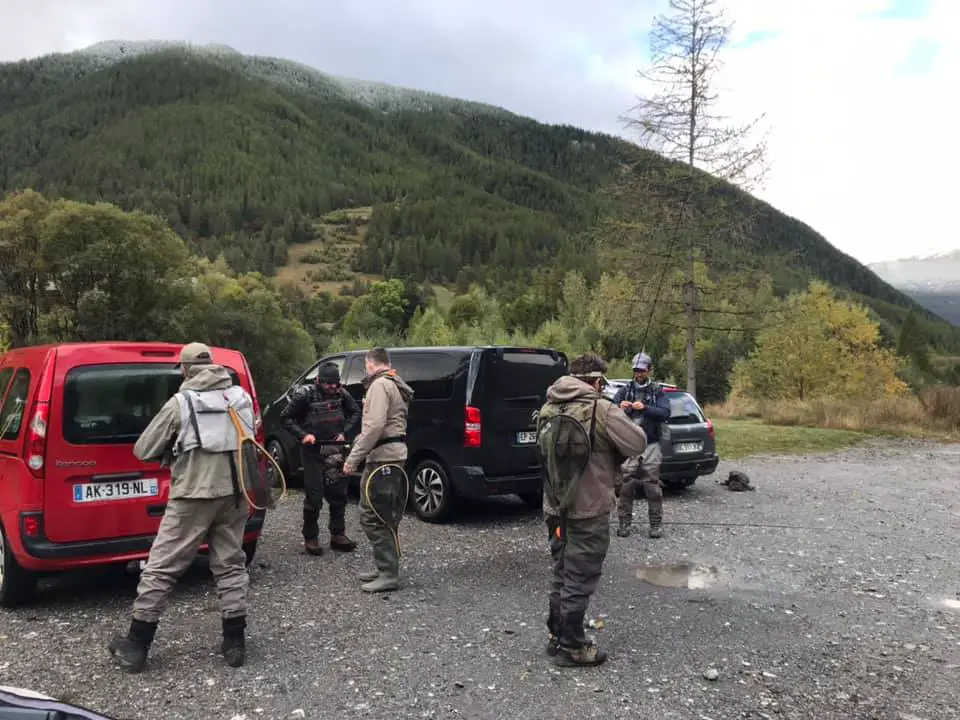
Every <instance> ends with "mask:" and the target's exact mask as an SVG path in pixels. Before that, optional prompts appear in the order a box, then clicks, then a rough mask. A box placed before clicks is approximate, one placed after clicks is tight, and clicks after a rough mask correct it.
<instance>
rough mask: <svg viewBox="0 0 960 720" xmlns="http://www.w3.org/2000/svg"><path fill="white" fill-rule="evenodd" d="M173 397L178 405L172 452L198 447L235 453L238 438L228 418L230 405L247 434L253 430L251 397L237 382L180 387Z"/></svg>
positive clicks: (237, 447)
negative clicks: (224, 385) (217, 387)
mask: <svg viewBox="0 0 960 720" xmlns="http://www.w3.org/2000/svg"><path fill="white" fill-rule="evenodd" d="M174 397H176V398H177V402H178V403H179V404H180V432H179V433H178V434H177V440H176V443H175V444H174V454H175V455H183V454H185V453H188V452H190V451H191V450H198V449H199V450H204V451H205V452H210V453H226V452H236V451H237V450H238V449H239V447H240V438H239V437H237V429H236V427H234V424H233V420H232V419H231V418H230V413H229V410H230V409H231V408H232V409H233V410H235V411H236V412H237V415H239V417H240V420H241V421H242V423H243V424H244V426H245V427H246V428H247V429H248V430H249V433H250V435H253V433H254V419H253V399H252V398H251V397H250V395H249V394H248V393H247V392H246V390H244V389H243V388H242V387H240V386H239V385H234V386H232V387H229V388H225V389H223V390H203V391H197V390H181V391H180V392H178V393H177V394H176V395H175V396H174Z"/></svg>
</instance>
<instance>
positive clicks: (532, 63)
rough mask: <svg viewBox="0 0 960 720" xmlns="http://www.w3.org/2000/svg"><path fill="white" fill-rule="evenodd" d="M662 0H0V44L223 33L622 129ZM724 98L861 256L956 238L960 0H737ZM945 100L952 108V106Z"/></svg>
mask: <svg viewBox="0 0 960 720" xmlns="http://www.w3.org/2000/svg"><path fill="white" fill-rule="evenodd" d="M665 5H666V0H597V2H596V3H595V4H594V5H593V7H592V8H590V9H588V8H589V7H590V3H585V2H583V1H582V0H578V1H577V2H574V0H484V1H483V2H476V1H475V0H322V1H321V0H270V1H269V2H267V1H266V0H161V1H160V2H157V1H156V0H0V60H16V59H20V58H23V57H34V56H37V55H42V54H45V53H49V52H57V51H61V52H62V51H69V50H74V49H78V48H82V47H86V46H87V45H90V44H93V43H95V42H98V41H102V40H112V39H124V40H146V39H167V40H185V41H189V42H194V43H201V44H202V43H223V44H226V45H230V46H232V47H233V48H235V49H236V50H239V51H240V52H244V53H249V54H262V55H274V56H279V57H285V58H289V59H293V60H298V61H300V62H303V63H306V64H308V65H311V66H313V67H315V68H317V69H319V70H322V71H325V72H329V73H334V74H337V75H347V76H352V77H358V78H363V79H367V80H379V81H384V82H388V83H393V84H397V85H404V86H407V87H415V88H421V89H425V90H431V91H435V92H440V93H444V94H448V95H454V96H458V97H463V98H467V99H473V100H481V101H485V102H489V103H493V104H496V105H501V106H503V107H505V108H507V109H509V110H512V111H514V112H517V113H521V114H525V115H530V116H532V117H535V118H537V119H539V120H543V121H546V122H563V123H570V124H573V125H578V126H581V127H585V128H589V129H594V130H600V131H605V132H611V133H615V134H624V133H625V132H626V131H625V130H624V129H623V126H622V123H621V121H620V120H619V118H620V117H621V116H622V114H623V113H625V112H627V111H628V110H629V109H630V107H631V106H632V105H633V104H634V102H635V96H636V93H637V92H639V91H640V89H641V88H640V86H639V85H638V80H637V76H636V70H637V68H638V67H640V66H641V65H642V64H643V62H644V45H645V38H646V34H647V32H648V30H649V27H650V23H651V21H652V18H653V16H654V15H655V14H656V13H657V12H659V11H661V10H663V8H664V7H665ZM726 7H727V9H728V12H729V14H730V16H731V17H732V18H734V19H735V20H736V21H737V27H736V37H735V41H736V45H735V46H734V47H732V48H731V49H730V50H729V52H728V53H727V55H726V58H727V59H726V68H725V70H724V74H723V77H722V90H723V99H724V111H725V113H726V114H728V115H731V116H733V117H736V118H738V119H740V120H742V121H747V120H749V119H751V118H753V117H755V116H756V115H757V114H758V113H760V112H765V113H766V115H767V118H766V128H767V129H768V131H769V133H770V134H769V162H770V164H771V171H770V173H769V175H768V176H767V179H766V184H765V186H764V187H763V188H762V189H760V190H759V191H758V192H757V194H758V195H759V196H760V197H762V198H763V199H765V200H767V201H769V202H771V203H772V204H773V205H775V206H776V207H777V208H779V209H780V210H782V211H784V212H786V213H788V214H790V215H793V216H795V217H798V218H800V219H801V220H803V221H804V222H806V223H808V224H809V225H811V226H812V227H814V228H815V229H816V230H817V231H819V232H820V233H822V234H823V235H825V236H826V238H827V239H828V240H829V241H830V242H831V243H833V244H834V245H835V246H837V247H838V248H840V249H841V250H843V251H845V252H847V253H849V254H851V255H853V256H854V257H856V258H857V259H859V260H861V261H863V262H874V261H878V260H885V259H893V258H898V257H905V256H915V255H928V254H933V253H937V252H944V251H947V250H951V249H956V248H960V232H958V230H957V227H958V223H957V221H956V220H955V215H956V212H955V208H954V203H956V202H957V199H956V197H955V193H954V192H953V188H954V186H956V185H957V182H956V181H955V180H954V179H953V172H955V167H956V166H957V164H958V161H960V141H958V135H957V133H956V132H955V130H954V128H953V125H954V122H953V121H954V117H955V115H954V112H953V110H954V107H955V106H956V103H957V101H956V98H955V97H953V95H954V94H955V93H953V92H950V91H948V88H949V87H954V88H955V87H956V78H957V77H958V74H960V43H956V42H953V44H952V47H951V45H950V43H949V42H948V40H949V39H950V38H948V33H951V32H952V30H953V28H955V27H957V24H958V20H960V0H804V2H796V0H727V2H726ZM948 111H949V112H948Z"/></svg>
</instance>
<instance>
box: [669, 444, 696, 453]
mask: <svg viewBox="0 0 960 720" xmlns="http://www.w3.org/2000/svg"><path fill="white" fill-rule="evenodd" d="M701 450H703V444H702V443H698V442H688V443H677V444H675V445H674V446H673V451H674V452H677V453H696V452H700V451H701Z"/></svg>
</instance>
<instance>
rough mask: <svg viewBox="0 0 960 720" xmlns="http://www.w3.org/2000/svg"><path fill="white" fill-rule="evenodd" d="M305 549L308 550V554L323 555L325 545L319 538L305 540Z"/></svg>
mask: <svg viewBox="0 0 960 720" xmlns="http://www.w3.org/2000/svg"><path fill="white" fill-rule="evenodd" d="M303 549H304V550H306V551H307V554H308V555H317V556H320V555H323V545H321V544H320V541H319V540H317V538H312V539H311V540H304V541H303Z"/></svg>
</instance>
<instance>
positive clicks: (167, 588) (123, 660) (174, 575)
mask: <svg viewBox="0 0 960 720" xmlns="http://www.w3.org/2000/svg"><path fill="white" fill-rule="evenodd" d="M178 367H179V368H180V370H181V372H182V373H183V376H184V382H183V384H182V385H181V386H180V390H179V392H177V394H176V395H174V396H173V397H172V398H170V399H169V400H168V401H167V403H166V404H165V405H164V406H163V407H162V408H161V409H160V412H158V413H157V415H156V416H155V417H154V418H153V420H152V421H151V422H150V424H149V425H148V426H147V428H146V430H144V431H143V434H142V435H141V436H140V439H139V440H137V444H136V445H135V446H134V448H133V452H134V454H135V455H136V456H137V458H139V459H140V460H142V461H144V462H160V463H161V464H163V465H170V497H169V500H168V502H167V507H166V510H165V511H164V514H163V520H161V522H160V528H159V530H158V532H157V537H156V539H155V540H154V542H153V546H152V547H151V548H150V556H149V558H148V560H147V566H146V567H145V568H144V570H143V573H142V574H141V576H140V584H139V586H138V587H137V599H136V600H135V601H134V603H133V619H132V621H131V623H130V629H129V631H128V632H127V634H126V636H119V635H118V636H117V637H115V638H114V639H113V640H112V641H111V642H110V645H109V650H110V654H111V655H112V656H113V659H114V661H115V662H116V663H117V664H118V665H119V666H120V667H122V668H123V669H124V670H127V671H128V672H140V671H141V670H143V668H144V666H145V664H146V661H147V653H148V651H149V649H150V646H151V644H152V643H153V639H154V635H155V634H156V631H157V625H158V624H159V621H160V618H161V616H162V615H163V613H164V611H165V609H166V606H167V599H168V597H169V595H170V593H171V591H172V590H173V588H174V586H175V585H176V583H177V580H179V578H180V576H181V575H183V573H184V572H185V571H186V570H187V568H189V567H190V565H191V563H192V562H193V559H194V557H195V556H196V554H197V549H198V548H199V546H200V545H201V544H202V543H203V542H204V540H206V541H207V545H208V547H209V550H210V570H211V572H212V573H213V577H214V579H215V581H216V585H217V596H218V597H219V600H220V615H221V624H222V630H223V642H222V644H221V648H220V649H221V653H222V654H223V656H224V658H225V660H226V662H227V664H228V665H230V666H231V667H240V666H241V665H243V663H244V655H245V650H244V628H245V627H246V615H247V586H248V582H249V580H248V576H247V566H246V555H245V554H244V552H243V529H244V526H245V525H246V522H247V515H248V510H249V505H248V503H247V500H246V498H245V497H244V495H243V491H242V490H241V488H240V484H239V479H238V477H237V462H236V453H237V449H238V447H239V438H238V436H237V430H236V427H235V426H234V424H233V422H232V420H231V416H230V413H229V410H230V409H233V410H235V411H236V413H237V414H238V415H239V417H240V420H241V421H242V422H243V423H244V424H245V425H246V426H247V428H248V429H249V432H250V434H251V435H252V434H253V431H254V415H253V399H252V398H251V397H250V395H249V393H247V392H246V391H245V390H244V389H243V388H242V387H240V386H236V385H234V384H233V380H232V378H231V377H230V373H229V372H228V371H227V369H226V368H224V367H221V366H219V365H216V364H215V363H214V358H213V356H212V354H211V352H210V348H209V347H207V346H206V345H203V344H202V343H190V344H189V345H186V346H184V348H183V349H182V350H181V352H180V362H179V365H178Z"/></svg>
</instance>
